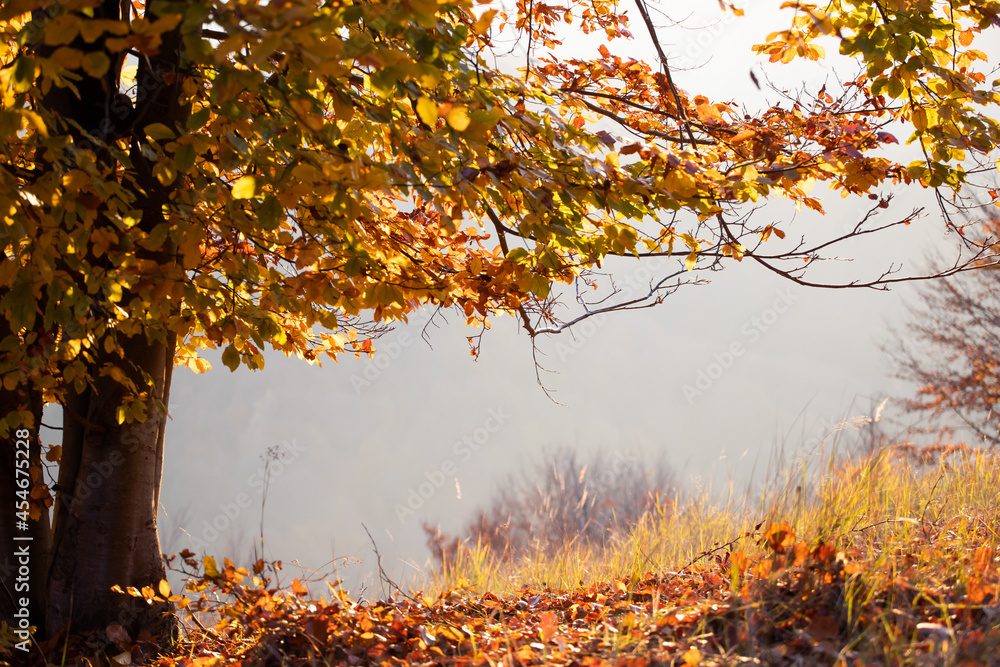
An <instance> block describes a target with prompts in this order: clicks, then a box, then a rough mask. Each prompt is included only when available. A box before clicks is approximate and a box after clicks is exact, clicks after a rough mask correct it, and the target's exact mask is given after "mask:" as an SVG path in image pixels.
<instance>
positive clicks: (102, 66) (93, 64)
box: [83, 51, 111, 79]
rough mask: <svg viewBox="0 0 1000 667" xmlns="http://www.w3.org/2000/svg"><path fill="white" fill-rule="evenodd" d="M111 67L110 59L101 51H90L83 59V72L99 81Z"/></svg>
mask: <svg viewBox="0 0 1000 667" xmlns="http://www.w3.org/2000/svg"><path fill="white" fill-rule="evenodd" d="M110 67H111V59H110V58H108V56H107V54H106V53H104V52H103V51H91V52H90V53H88V54H87V55H85V56H84V57H83V71H84V72H86V73H87V74H88V75H90V76H92V77H94V78H95V79H99V78H101V77H102V76H104V74H105V72H107V71H108V68H110Z"/></svg>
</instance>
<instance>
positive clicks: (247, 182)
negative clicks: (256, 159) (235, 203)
mask: <svg viewBox="0 0 1000 667" xmlns="http://www.w3.org/2000/svg"><path fill="white" fill-rule="evenodd" d="M256 191H257V179H256V178H254V177H253V176H243V177H242V178H239V179H237V181H236V182H235V183H233V199H250V198H251V197H253V196H254V193H255V192H256Z"/></svg>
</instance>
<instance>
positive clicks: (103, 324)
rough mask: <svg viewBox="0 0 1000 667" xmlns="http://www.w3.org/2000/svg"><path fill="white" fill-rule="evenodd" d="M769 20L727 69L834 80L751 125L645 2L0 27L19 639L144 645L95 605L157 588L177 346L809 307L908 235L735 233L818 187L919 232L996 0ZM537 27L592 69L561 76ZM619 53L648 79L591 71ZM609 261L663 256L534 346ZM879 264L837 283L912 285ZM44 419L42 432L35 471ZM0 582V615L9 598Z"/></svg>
mask: <svg viewBox="0 0 1000 667" xmlns="http://www.w3.org/2000/svg"><path fill="white" fill-rule="evenodd" d="M722 4H723V5H725V6H726V7H727V8H728V9H729V10H731V11H736V12H738V11H739V10H736V9H734V8H733V7H731V6H729V5H728V3H725V2H723V3H722ZM790 4H791V5H793V6H794V8H795V15H794V18H793V19H792V25H791V27H790V28H789V29H787V30H784V31H781V32H778V33H775V34H774V35H772V36H771V38H770V40H769V41H768V42H767V43H765V44H762V45H760V46H759V47H757V51H758V52H760V53H764V54H769V55H770V58H771V60H772V62H783V63H784V62H789V61H791V60H793V59H794V58H796V57H802V58H807V59H810V60H816V59H819V58H821V57H822V56H823V47H822V46H821V45H819V44H817V41H818V40H823V39H826V40H828V41H830V42H832V43H833V44H834V45H835V46H839V49H840V52H841V53H842V54H845V55H847V56H850V57H853V58H855V59H856V60H857V61H858V62H859V63H860V64H861V65H862V66H863V69H864V71H863V73H862V74H860V75H859V76H857V77H855V78H854V79H852V80H850V81H848V82H846V83H845V84H843V85H836V86H834V85H833V84H831V85H828V86H827V87H825V88H824V89H823V90H821V91H818V92H816V93H815V94H812V95H808V94H806V93H805V92H803V93H802V94H800V95H799V96H798V97H795V98H792V99H789V100H787V101H786V103H783V104H776V105H774V106H772V107H771V108H768V109H765V110H762V111H761V112H759V113H752V112H751V110H749V109H745V108H740V107H737V106H736V103H735V102H733V103H730V102H728V101H712V100H710V99H708V98H707V97H705V96H704V95H698V94H694V93H689V92H688V91H686V90H683V89H681V88H680V87H678V86H677V85H676V83H675V81H674V78H673V76H672V73H671V71H670V69H669V66H668V63H669V59H668V56H667V54H666V53H665V52H664V49H663V48H662V45H661V44H660V41H659V38H658V35H657V28H656V26H655V24H654V21H653V18H652V16H651V13H650V10H649V8H648V7H647V6H646V3H645V0H636V2H635V7H634V9H633V8H632V7H631V6H630V7H628V8H626V7H625V6H622V5H618V4H617V3H615V2H613V1H610V0H595V1H594V2H592V3H589V4H580V5H578V4H576V3H567V4H565V5H560V4H548V3H542V2H518V3H517V5H516V9H514V10H511V12H512V13H511V14H510V15H508V14H506V13H505V12H503V11H500V10H499V9H497V8H489V7H478V6H474V5H473V3H472V2H471V0H456V1H455V2H438V1H435V0H388V1H387V2H380V3H368V2H349V1H347V0H271V1H270V2H266V3H264V2H256V1H253V0H251V1H247V2H228V3H221V2H215V1H214V0H185V1H184V2H181V1H170V0H147V2H146V3H144V2H143V1H142V0H130V1H123V0H58V1H57V2H56V1H53V0H9V1H8V2H6V3H5V4H4V5H3V8H2V9H0V30H2V33H3V39H2V40H0V136H2V139H3V140H2V142H0V215H2V218H3V224H2V225H0V230H2V231H0V234H2V235H3V237H2V242H0V245H2V247H3V249H4V258H3V264H2V269H0V311H2V312H3V315H4V317H3V325H2V327H3V329H2V330H0V336H2V342H0V378H2V383H3V393H2V394H0V406H2V412H0V420H2V421H0V436H2V437H4V438H5V440H4V442H5V443H14V444H12V445H10V446H8V445H6V444H5V445H4V448H3V450H2V451H3V459H4V460H3V462H2V464H0V465H2V475H3V476H2V478H0V498H2V499H3V500H2V503H0V505H2V506H3V507H10V506H11V505H12V504H14V506H15V507H16V508H17V509H18V512H19V513H18V514H17V515H14V514H12V513H11V512H9V511H4V512H0V541H2V542H3V544H4V548H5V549H8V548H9V545H11V544H14V542H13V538H14V537H29V536H30V537H32V538H33V539H32V541H31V542H30V551H31V556H30V559H29V560H30V565H29V567H30V571H31V573H30V609H29V610H28V611H29V612H30V613H29V616H30V618H31V622H32V623H34V624H36V625H38V626H39V627H40V628H41V635H42V636H45V635H50V634H52V633H55V632H58V631H59V630H61V629H62V628H64V627H66V626H71V627H72V628H73V629H74V630H79V631H83V630H87V629H93V628H101V627H104V626H105V625H107V624H108V623H109V622H116V623H121V624H122V625H125V626H128V627H130V628H133V629H138V628H144V627H145V628H152V629H154V630H168V629H169V615H167V616H165V615H164V612H166V611H168V610H169V607H170V605H169V603H167V602H162V601H161V602H157V603H156V604H152V605H148V606H143V605H141V604H140V605H139V606H136V607H133V608H130V607H128V605H129V604H131V602H129V600H128V598H125V597H123V596H119V595H117V594H116V593H113V592H112V591H111V590H110V587H111V586H112V585H113V584H119V585H122V586H136V587H140V588H141V587H143V586H152V588H151V589H150V590H151V591H155V588H156V582H157V581H158V580H159V579H160V578H161V577H162V575H163V566H162V563H161V560H160V554H159V544H158V540H157V534H156V522H155V514H156V512H155V509H156V506H157V502H158V493H159V484H160V466H161V460H162V448H163V433H164V427H165V423H166V421H165V417H166V415H167V411H168V407H169V393H170V378H171V371H172V368H173V367H174V366H175V365H180V366H185V367H188V368H191V369H193V370H195V371H198V372H201V371H205V370H208V368H209V365H208V363H207V362H206V361H205V360H204V359H202V358H200V357H199V356H198V352H199V350H204V349H221V350H222V356H221V358H222V362H223V364H225V365H226V366H227V367H229V368H230V369H231V370H235V369H236V368H237V367H239V366H241V365H243V366H247V367H249V368H252V369H259V368H261V367H262V366H263V364H264V357H263V350H264V349H265V348H266V347H268V346H269V347H271V348H272V349H274V350H278V351H281V352H283V353H285V354H288V355H296V356H298V357H302V358H304V359H306V360H308V361H311V362H318V361H320V359H321V358H322V357H327V358H335V357H336V356H337V355H338V354H341V353H354V354H358V355H360V354H371V353H372V351H373V343H372V336H373V335H374V334H375V333H377V332H378V331H379V330H381V327H382V326H383V325H385V324H387V323H391V322H392V321H397V320H405V319H406V316H407V314H408V313H411V312H413V311H414V310H415V309H417V308H420V307H423V306H429V307H455V308H458V309H461V310H462V311H463V312H464V313H465V315H466V317H467V320H468V322H469V323H470V324H475V325H480V326H482V325H485V324H486V323H487V320H488V318H489V317H491V316H493V315H497V314H504V313H508V314H513V315H515V316H517V317H518V318H519V319H520V321H521V324H522V325H523V326H524V328H525V329H526V330H527V331H528V332H529V334H530V335H531V336H533V337H534V336H538V335H541V334H547V333H555V332H558V331H561V330H562V329H564V328H565V327H566V326H569V325H571V324H572V323H573V322H575V321H579V319H581V318H586V317H592V316H594V315H597V314H600V313H604V312H608V311H611V310H625V309H629V308H635V307H641V306H645V305H650V304H653V303H657V302H659V301H660V300H661V299H662V298H663V297H664V296H665V295H666V294H668V293H669V292H670V291H672V290H673V289H676V288H677V287H679V286H680V285H682V284H684V283H685V282H690V276H692V275H696V274H695V273H692V272H697V271H704V270H712V269H718V268H720V267H721V266H723V265H725V264H728V263H731V262H739V261H742V260H746V259H750V260H752V262H754V263H756V264H758V265H760V266H762V267H763V268H765V269H766V270H769V271H775V272H778V273H780V274H781V275H783V276H786V277H787V278H789V279H791V280H794V281H796V282H798V283H801V284H806V285H818V284H825V283H823V282H822V281H816V280H813V279H812V278H810V277H809V276H808V275H807V271H808V270H809V269H810V268H811V267H812V265H813V264H815V263H816V260H818V259H821V258H823V257H824V256H826V254H827V253H828V252H830V250H831V248H832V247H834V246H835V244H836V243H838V242H840V241H844V240H846V239H849V238H853V237H857V236H865V235H868V234H872V233H874V232H877V231H880V230H885V229H887V228H890V227H895V226H898V225H903V224H908V223H909V222H910V221H911V220H912V219H913V218H914V217H915V215H916V212H914V214H912V215H910V216H906V217H905V218H903V219H900V220H895V221H893V222H889V223H877V222H876V221H875V220H874V218H871V219H869V218H866V219H865V220H864V221H863V222H862V223H860V224H859V225H858V226H857V227H855V228H853V229H852V230H850V231H848V232H847V233H845V234H842V235H840V236H838V237H836V238H826V239H815V240H811V241H809V242H807V241H806V239H805V237H804V236H803V238H802V239H801V240H800V241H798V242H795V243H792V242H791V241H790V242H789V243H788V244H782V243H781V242H780V239H781V238H783V237H784V236H785V233H786V232H785V230H784V229H780V228H779V227H778V226H777V225H776V224H759V223H758V222H757V221H756V219H755V218H754V217H753V216H752V215H751V213H752V212H753V209H754V206H755V204H756V203H758V202H763V201H766V200H769V199H774V198H784V199H788V200H791V201H793V202H795V203H796V205H799V206H805V207H807V208H809V209H813V210H817V211H821V210H822V204H821V203H820V201H819V199H818V198H817V197H816V196H813V195H811V194H810V189H811V188H812V186H813V185H814V184H815V183H817V182H821V183H826V184H827V185H829V186H830V187H832V188H834V189H835V190H838V191H840V192H841V194H843V195H845V196H847V195H868V194H870V193H872V192H873V190H874V189H875V188H877V187H878V186H880V185H882V184H886V183H899V184H905V185H909V186H912V187H914V188H920V187H924V188H941V189H942V195H941V197H940V199H939V201H940V203H941V207H942V212H943V213H944V215H945V218H946V221H947V222H948V224H951V223H950V213H951V211H952V208H953V207H955V206H959V205H961V203H962V201H963V200H962V199H961V198H962V197H963V196H964V192H965V190H964V189H963V188H964V187H965V186H966V184H967V182H968V181H969V179H970V178H971V177H972V176H973V175H974V174H976V173H977V172H978V171H980V170H984V169H992V164H988V165H987V163H986V161H985V160H986V155H987V154H989V153H990V152H991V151H993V150H994V148H995V146H996V145H997V143H998V140H1000V126H998V123H997V122H996V121H995V120H994V119H992V118H991V117H990V116H989V115H988V112H989V111H990V107H992V106H993V105H995V104H997V102H998V93H997V92H996V86H995V85H990V84H989V83H988V82H987V81H986V78H985V75H984V74H983V73H982V72H981V71H980V70H979V67H978V66H981V65H984V64H985V58H986V57H985V55H984V54H983V53H982V52H981V51H977V50H975V49H973V48H971V45H972V43H973V42H974V41H975V40H976V39H978V38H979V37H980V35H981V33H982V32H984V31H986V30H988V29H990V28H991V27H994V26H996V25H997V24H998V23H1000V19H998V12H1000V3H998V2H997V0H964V1H963V0H955V1H954V2H950V3H948V4H946V5H945V4H938V3H932V2H929V1H928V2H916V3H902V2H894V1H890V0H885V1H884V2H876V3H873V2H868V1H864V2H862V1H861V0H834V1H833V2H831V3H830V4H829V5H828V6H827V8H826V9H825V10H824V9H820V8H818V7H816V6H813V5H809V4H805V3H790ZM632 17H637V18H638V20H637V21H636V22H637V23H638V24H639V27H640V28H639V30H637V33H638V35H639V37H637V36H636V35H634V34H633V32H632V28H631V27H630V26H631V23H630V18H632ZM505 29H506V30H507V32H506V33H505V34H513V35H514V36H516V38H517V39H519V40H520V41H521V42H522V43H523V44H524V45H525V53H526V54H527V57H526V59H525V61H524V63H523V66H522V68H521V69H520V70H519V71H518V72H517V73H509V72H507V71H505V70H504V69H503V67H502V66H503V63H502V62H501V64H500V66H498V65H496V64H495V62H494V59H493V57H492V55H493V54H492V46H493V40H494V39H495V38H497V36H498V35H500V34H501V31H503V30H505ZM567 32H572V33H573V34H576V35H580V36H581V39H586V40H591V41H593V42H594V43H595V44H597V45H596V47H595V48H594V50H593V52H592V53H591V54H590V55H589V56H588V57H586V58H575V57H570V58H567V57H563V56H562V55H561V51H560V50H559V46H560V44H561V40H562V39H563V38H564V37H565V34H566V33H567ZM640 37H641V40H643V41H644V42H645V43H647V44H652V46H653V48H654V49H655V50H656V53H657V59H658V63H657V64H655V65H652V64H648V63H645V62H641V61H637V60H634V59H632V58H623V57H621V56H618V55H614V54H613V53H612V49H616V50H620V51H621V52H629V53H631V52H633V46H632V45H631V42H632V41H634V40H639V39H640ZM598 38H600V39H598ZM598 42H600V43H599V44H598ZM605 42H606V43H605ZM598 121H599V122H598ZM891 123H908V126H905V127H908V129H906V130H905V131H908V132H912V136H911V139H912V140H913V141H914V142H915V144H916V146H917V148H918V153H919V154H918V159H916V160H915V161H913V162H912V163H910V164H908V165H903V164H899V163H897V162H895V161H893V160H891V159H889V158H888V157H885V155H884V154H883V151H882V149H883V148H885V147H886V146H887V145H890V144H894V143H896V139H895V137H894V136H893V135H892V134H890V133H889V132H888V131H887V130H886V127H887V126H888V125H889V124H891ZM977 159H978V160H979V163H976V162H975V160H977ZM984 165H986V166H984ZM616 255H620V256H639V257H668V258H676V259H677V262H676V264H671V269H670V270H668V271H667V272H666V273H665V275H662V276H660V277H658V279H657V280H656V281H655V282H653V283H651V284H650V288H649V291H648V293H647V294H645V295H638V296H636V295H631V296H628V297H627V298H625V296H624V295H622V294H617V295H613V296H610V297H606V298H603V299H602V300H601V301H599V302H595V301H593V300H590V301H588V300H586V299H585V298H584V297H582V296H581V297H580V298H579V301H578V303H579V305H580V307H581V308H582V311H581V313H580V314H579V316H576V317H573V318H570V319H568V320H565V321H563V320H560V319H559V318H558V317H557V314H556V312H555V311H554V307H555V305H556V303H557V300H556V296H557V295H558V294H559V293H560V292H559V289H558V286H559V285H560V284H567V285H568V284H572V283H574V282H578V281H584V282H586V281H587V280H588V279H589V278H588V271H589V270H591V269H594V268H599V267H601V266H602V263H603V262H604V261H605V259H606V258H608V257H610V256H616ZM970 261H971V260H970ZM965 262H966V260H965V259H962V260H961V261H959V260H956V263H955V264H954V265H953V266H951V267H949V269H948V270H947V271H945V272H944V273H946V274H950V273H952V272H954V271H958V270H960V269H961V268H963V267H965V266H967V264H966V263H965ZM895 271H896V268H895V267H892V266H890V268H889V269H888V270H887V271H886V272H885V273H883V274H882V275H879V276H875V277H871V278H862V277H859V278H857V280H856V281H855V282H852V283H850V286H866V287H879V286H885V285H887V284H889V283H892V282H895V281H899V280H906V279H910V278H911V277H912V276H903V275H897V274H896V273H895ZM578 284H580V283H579V282H578ZM553 286H556V287H557V289H556V290H555V291H553ZM845 286H846V285H845ZM579 293H581V294H582V293H583V290H580V291H579ZM616 297H617V298H616ZM46 403H50V404H58V405H61V406H62V408H63V410H62V413H63V425H62V429H63V430H62V442H61V443H60V444H59V445H58V446H56V447H49V448H47V449H45V451H44V452H43V449H42V446H41V444H40V443H39V441H38V435H37V434H38V426H39V423H40V418H41V409H42V406H43V404H46ZM15 437H16V438H17V439H16V440H14V439H13V438H15ZM22 442H23V443H24V447H23V449H20V448H21V445H20V444H17V443H22ZM15 445H16V446H15ZM43 455H44V456H45V457H46V458H48V459H49V460H52V461H58V464H59V473H58V480H57V482H56V483H54V484H48V483H46V480H45V479H44V478H43V475H42V468H43V466H42V459H41V457H42V456H43ZM22 461H26V462H27V464H26V465H25V464H23V463H22ZM50 507H51V526H50V525H48V520H49V512H50ZM8 555H9V554H8ZM12 563H13V561H11V560H8V561H7V564H8V565H10V564H12ZM2 577H3V583H4V584H5V586H6V588H7V591H8V592H9V593H10V594H9V595H7V594H5V595H0V605H2V609H3V613H4V615H5V617H10V616H11V615H12V614H13V613H20V609H21V607H22V606H23V605H21V597H20V596H15V595H14V594H15V593H16V592H18V591H19V590H21V589H18V588H17V583H18V582H17V581H16V577H17V574H16V571H15V570H13V569H11V568H9V567H8V568H7V569H5V570H4V571H3V573H2ZM153 597H154V596H153V595H152V593H151V595H150V598H151V599H152V598H153ZM164 619H167V620H166V621H165V620H164Z"/></svg>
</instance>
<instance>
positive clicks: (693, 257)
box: [684, 250, 698, 271]
mask: <svg viewBox="0 0 1000 667" xmlns="http://www.w3.org/2000/svg"><path fill="white" fill-rule="evenodd" d="M697 263H698V251H697V250H692V251H691V254H690V255H688V256H687V259H685V260H684V270H685V271H690V270H692V269H694V266H695V264H697Z"/></svg>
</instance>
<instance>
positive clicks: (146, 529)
mask: <svg viewBox="0 0 1000 667" xmlns="http://www.w3.org/2000/svg"><path fill="white" fill-rule="evenodd" d="M122 6H124V7H126V8H127V7H128V6H129V5H128V4H127V3H119V2H118V0H103V2H102V3H101V4H100V6H99V11H100V13H101V14H102V16H104V17H107V18H115V19H118V18H123V17H122V15H120V14H119V11H120V7H122ZM146 18H147V19H148V20H149V21H151V22H152V21H155V19H156V16H155V15H154V12H153V11H151V10H150V9H149V8H148V7H147V11H146ZM162 37H163V41H162V44H161V45H160V47H159V52H158V53H153V54H148V55H144V56H142V57H140V58H139V68H138V77H137V81H138V95H137V99H136V100H135V109H134V113H131V114H128V115H127V116H121V117H118V116H116V115H114V113H115V109H114V104H113V99H112V98H113V96H114V95H115V94H116V93H117V91H118V74H117V72H115V73H114V74H113V76H111V80H110V81H103V80H95V79H88V78H87V77H84V82H82V83H80V84H78V87H81V86H83V85H85V84H86V85H89V86H90V87H91V88H92V89H93V90H94V95H95V96H96V97H97V99H99V100H102V103H101V104H91V105H86V104H85V105H82V106H81V105H79V104H78V103H77V104H76V105H74V104H73V101H72V100H64V99H60V98H58V96H53V97H52V98H50V99H49V100H47V104H49V108H50V109H52V110H53V111H55V112H56V113H58V114H60V115H62V116H64V117H67V118H74V119H75V120H76V121H77V123H79V124H80V125H81V126H82V127H85V128H87V127H92V126H96V127H97V128H98V130H99V131H97V132H94V131H91V134H93V135H95V136H97V137H99V138H102V139H104V140H114V138H115V137H119V136H129V135H131V150H130V158H131V161H132V173H131V175H130V177H129V178H128V179H124V180H123V182H122V185H123V186H125V187H129V188H131V189H132V190H133V192H134V194H135V206H136V208H138V209H139V210H141V211H142V213H143V215H142V219H141V221H140V223H139V225H140V227H141V228H142V229H144V230H145V231H146V232H149V231H150V230H152V229H153V228H154V227H156V226H157V225H158V224H162V223H168V224H169V221H168V219H167V217H166V216H165V215H164V209H165V208H166V207H167V205H168V204H169V201H170V197H171V194H172V191H173V189H174V188H175V187H176V184H169V185H163V184H161V183H160V182H159V181H158V180H157V179H156V178H155V177H154V175H153V166H154V165H155V163H156V159H150V158H148V157H147V156H146V155H145V154H144V153H143V152H142V150H141V148H140V145H139V144H140V142H142V141H145V137H144V134H143V132H142V128H143V127H145V126H146V125H149V124H150V123H163V124H165V125H167V126H168V127H173V126H174V125H175V124H177V123H180V124H181V125H182V126H183V123H184V122H185V120H186V118H187V116H188V115H189V113H190V109H189V107H187V106H185V105H182V104H181V103H180V99H181V79H182V73H181V68H180V62H181V44H182V40H181V36H180V29H179V28H178V29H175V30H172V31H169V32H167V33H164V34H163V36H162ZM101 44H102V40H100V39H99V40H97V41H96V42H95V43H94V44H93V45H92V46H90V47H89V48H91V49H100V48H103V47H102V46H101ZM54 90H55V89H54ZM85 97H86V96H85ZM88 99H89V98H88ZM95 124H96V125H95ZM71 133H72V131H71ZM78 138H80V137H78ZM98 155H99V159H102V160H103V159H110V154H108V153H106V152H101V151H99V152H98ZM109 224H110V223H109ZM175 255H176V250H175V248H174V247H173V244H172V242H170V241H168V242H167V243H166V244H165V246H164V247H163V248H161V249H159V250H151V251H149V253H148V255H147V256H146V258H147V259H152V260H153V261H155V262H156V263H157V265H158V266H159V267H160V269H161V270H160V271H159V273H158V274H153V275H163V276H166V275H171V274H176V271H177V270H178V267H177V265H176V256H175ZM181 275H183V273H182V274H181ZM130 299H131V297H130V295H127V294H126V295H125V296H124V297H123V299H122V303H129V301H130ZM164 325H165V323H162V324H153V325H152V326H151V327H150V328H148V329H146V330H145V331H144V332H143V333H139V334H136V335H133V336H131V337H128V338H125V339H124V340H122V337H121V336H119V338H118V344H119V346H120V348H121V354H119V353H118V351H117V350H115V351H112V352H110V353H108V352H106V351H105V347H104V341H103V340H99V341H97V344H96V345H94V346H93V347H92V348H91V353H92V354H93V356H94V362H93V363H92V364H90V368H89V370H90V375H91V378H92V380H93V382H92V384H91V385H90V386H89V387H88V388H87V389H86V390H85V391H83V392H82V393H73V392H72V391H71V390H70V391H69V392H68V393H67V396H66V398H65V403H64V411H63V428H64V431H63V455H62V460H61V462H60V470H59V490H58V494H57V496H56V504H55V510H54V513H53V528H52V530H53V541H52V560H51V568H50V572H49V578H48V596H47V605H46V614H45V623H46V630H47V634H48V635H49V636H52V635H54V634H55V633H57V632H60V631H62V630H63V629H66V628H68V629H69V630H70V631H72V632H83V631H90V630H104V629H105V628H106V627H107V626H108V625H111V624H119V625H122V626H124V627H125V628H126V629H129V630H130V631H131V632H132V636H133V637H135V636H136V635H137V634H138V633H139V632H140V631H142V630H149V631H150V632H151V633H152V634H153V635H154V636H159V637H161V638H162V637H164V636H165V635H173V634H174V633H175V631H176V627H177V625H176V619H175V618H174V617H173V616H172V614H171V611H172V605H171V604H167V603H156V604H151V605H150V604H147V603H146V602H145V601H144V600H142V599H139V598H133V597H131V596H127V595H122V594H119V593H114V592H112V591H111V587H112V586H113V585H118V586H121V587H122V588H125V587H126V586H134V587H136V588H140V589H141V588H142V587H143V586H152V587H153V589H154V591H155V590H156V588H157V584H158V582H159V581H160V580H161V579H163V578H165V568H164V564H163V560H162V554H161V552H160V544H159V538H158V536H157V530H156V514H157V510H158V507H159V494H160V475H161V472H162V463H163V441H164V430H165V427H166V417H167V414H166V409H167V407H166V406H167V405H168V403H169V393H170V378H171V371H172V369H173V362H174V347H175V340H174V336H173V335H172V334H170V333H165V330H167V328H168V327H167V326H164ZM105 364H112V365H114V366H117V367H119V368H120V369H121V370H122V372H123V373H124V374H125V375H126V376H128V377H129V378H130V379H131V380H132V381H133V382H134V383H135V385H136V386H137V387H138V388H139V390H140V391H143V390H146V389H148V390H149V392H150V395H149V396H148V397H147V400H146V408H147V411H146V412H147V417H146V419H145V420H144V421H142V422H130V423H121V424H120V423H119V420H118V409H119V407H120V406H122V405H123V404H124V403H125V402H126V399H127V398H128V396H127V390H126V389H125V388H124V387H123V386H122V385H121V384H120V383H119V382H118V381H116V380H114V379H113V378H112V377H111V376H109V375H102V374H101V371H102V369H103V368H104V366H105ZM147 381H148V382H149V384H148V385H147Z"/></svg>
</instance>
